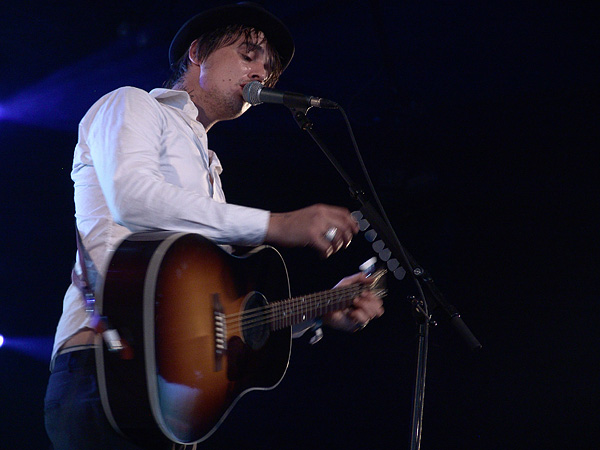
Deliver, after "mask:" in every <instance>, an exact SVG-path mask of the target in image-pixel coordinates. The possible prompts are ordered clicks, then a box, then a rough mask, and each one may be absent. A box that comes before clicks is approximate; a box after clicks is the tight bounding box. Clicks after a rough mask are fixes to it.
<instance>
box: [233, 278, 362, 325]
mask: <svg viewBox="0 0 600 450" xmlns="http://www.w3.org/2000/svg"><path fill="white" fill-rule="evenodd" d="M354 291H356V292H354ZM360 291H361V289H357V288H356V287H354V286H351V287H349V288H347V289H346V288H338V289H335V290H333V292H334V293H335V295H334V294H333V293H332V291H325V292H322V293H316V294H311V295H310V296H303V297H294V298H291V299H289V300H284V301H278V302H274V303H270V304H268V305H265V306H260V307H257V308H252V309H248V310H245V311H240V312H236V313H232V314H228V315H227V316H225V317H226V320H227V321H228V322H227V323H228V324H233V323H236V322H240V321H248V319H254V318H256V317H265V316H266V315H267V314H271V312H272V310H273V309H277V308H280V307H281V306H282V305H283V304H284V303H286V304H287V308H285V307H284V309H282V312H286V313H291V316H293V315H294V313H295V314H299V313H300V311H302V310H303V309H310V308H313V307H315V306H317V305H319V304H323V302H322V299H324V298H325V299H326V298H328V297H333V296H336V297H338V298H337V299H336V300H335V301H334V303H340V302H342V301H347V300H348V299H349V297H352V298H353V297H354V296H356V295H358V294H359V293H360ZM340 296H343V297H344V298H343V299H340ZM306 299H308V300H309V301H308V302H307V301H306ZM331 304H332V303H331V302H328V303H326V304H325V306H329V305H331ZM275 320H279V319H278V318H273V321H275Z"/></svg>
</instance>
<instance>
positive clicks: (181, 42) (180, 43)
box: [169, 2, 294, 70]
mask: <svg viewBox="0 0 600 450" xmlns="http://www.w3.org/2000/svg"><path fill="white" fill-rule="evenodd" d="M227 25H246V26H249V27H252V28H256V29H257V30H260V31H262V32H263V33H264V35H265V37H266V38H267V41H268V42H269V44H270V45H271V46H273V48H274V49H275V51H277V53H278V54H279V57H280V58H281V66H282V68H283V70H285V68H286V67H287V66H288V64H289V63H290V61H291V60H292V57H293V56H294V40H293V39H292V35H291V33H290V31H289V30H288V29H287V27H286V26H285V25H284V24H283V22H281V21H280V20H279V19H278V18H277V17H275V16H274V15H273V14H271V13H270V12H268V11H267V10H266V9H264V8H263V7H262V6H260V5H257V4H255V3H250V2H242V3H237V4H234V5H226V6H220V7H217V8H213V9H209V10H206V11H204V12H202V13H200V14H198V15H196V16H194V17H192V18H191V19H190V20H188V21H187V22H186V23H185V24H184V25H183V26H182V27H181V28H180V29H179V31H178V32H177V34H176V35H175V37H174V38H173V40H172V41H171V47H170V48H169V63H170V65H171V67H173V66H174V65H175V64H176V63H177V61H179V60H180V59H181V57H182V56H183V55H184V54H185V53H186V52H187V51H188V49H189V46H190V44H191V43H192V42H193V41H194V40H195V39H197V38H198V37H200V36H201V35H202V34H204V33H206V32H210V31H213V30H216V29H217V28H222V27H225V26H227Z"/></svg>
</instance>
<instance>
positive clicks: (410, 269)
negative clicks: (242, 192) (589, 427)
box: [289, 107, 481, 450]
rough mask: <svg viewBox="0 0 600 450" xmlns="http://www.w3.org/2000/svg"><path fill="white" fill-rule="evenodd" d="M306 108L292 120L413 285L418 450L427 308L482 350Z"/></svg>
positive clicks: (414, 421)
mask: <svg viewBox="0 0 600 450" xmlns="http://www.w3.org/2000/svg"><path fill="white" fill-rule="evenodd" d="M309 108H310V107H308V108H291V107H290V108H289V109H290V112H291V113H292V116H293V117H294V120H295V121H296V123H297V124H298V126H299V127H300V129H301V130H303V131H306V132H307V133H308V134H309V135H310V137H311V138H312V139H313V140H314V141H315V143H316V144H317V145H318V146H319V148H320V149H321V150H322V151H323V153H324V154H325V156H326V157H327V158H328V159H329V161H330V162H331V163H332V164H333V166H334V167H335V169H336V170H337V171H338V173H339V174H340V176H341V177H342V178H343V179H344V181H345V182H346V183H347V184H348V187H349V189H350V194H351V196H352V198H354V199H355V200H357V201H358V202H359V203H360V205H361V208H360V211H361V213H362V215H363V217H364V218H366V220H367V221H368V222H369V224H370V225H371V226H372V227H373V229H374V230H375V231H376V232H377V235H378V236H380V237H381V239H382V241H383V242H384V243H385V245H386V246H387V247H388V248H389V249H390V250H391V253H392V254H393V255H394V256H395V257H396V258H397V259H398V261H399V262H400V265H401V267H402V268H403V269H404V270H405V271H406V273H407V274H408V275H409V276H410V277H411V278H412V280H413V281H414V283H415V285H416V287H417V290H418V292H419V297H411V303H412V305H413V314H414V316H415V320H416V322H417V326H418V333H417V336H418V342H417V368H416V374H415V386H414V394H413V408H412V420H411V445H410V448H411V450H418V449H419V448H420V445H421V437H422V430H423V409H424V401H425V378H426V372H427V354H428V347H429V328H430V326H431V325H435V322H434V321H433V320H432V319H431V316H430V314H429V306H430V305H431V306H433V307H434V308H435V307H436V306H439V307H441V308H442V309H443V310H444V311H445V312H446V313H447V314H448V316H449V317H450V323H451V325H452V326H453V328H454V329H455V330H456V331H457V332H458V333H459V335H460V336H461V337H462V338H463V339H464V340H465V342H466V343H467V345H468V346H469V348H470V349H472V350H478V349H480V348H481V344H480V343H479V341H478V340H477V338H476V337H475V336H474V335H473V333H471V330H469V328H468V327H467V326H466V324H465V323H464V322H463V320H462V319H461V317H460V314H459V312H458V311H457V310H456V308H455V307H454V306H452V305H450V304H449V303H448V302H447V301H446V300H445V298H444V296H443V295H442V293H441V292H440V291H439V289H438V288H437V287H436V286H435V284H434V282H433V278H432V277H431V276H430V275H429V274H428V273H427V271H426V270H425V269H424V268H423V266H421V265H420V264H419V263H417V262H416V260H415V259H414V258H413V257H412V255H410V253H408V251H406V249H405V248H404V247H403V246H402V245H401V244H400V241H399V239H398V237H397V236H396V233H395V231H394V229H393V228H392V227H391V225H390V224H389V223H388V222H387V221H385V220H384V219H383V217H382V216H381V215H380V214H379V212H378V211H377V210H376V209H375V207H374V206H373V205H372V204H371V202H370V201H369V200H368V199H367V197H366V194H365V192H364V191H363V190H362V189H361V188H360V187H359V186H358V185H357V184H356V183H355V182H354V181H353V180H352V179H351V178H350V176H349V175H348V174H347V173H346V171H345V170H344V169H343V167H342V166H341V164H340V163H339V162H338V161H337V159H336V158H335V157H334V156H333V154H332V153H331V152H330V151H329V149H328V148H327V146H326V145H325V143H324V142H323V140H322V139H321V138H320V137H319V136H318V135H317V134H316V133H315V132H314V131H313V122H312V121H311V120H310V119H308V117H307V116H306V112H307V111H308V109H309Z"/></svg>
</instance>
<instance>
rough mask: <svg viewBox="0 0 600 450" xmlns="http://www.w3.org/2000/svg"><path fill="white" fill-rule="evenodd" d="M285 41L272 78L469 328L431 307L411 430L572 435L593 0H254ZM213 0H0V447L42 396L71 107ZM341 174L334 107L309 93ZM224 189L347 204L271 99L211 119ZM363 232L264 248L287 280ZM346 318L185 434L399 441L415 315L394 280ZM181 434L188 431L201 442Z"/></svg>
mask: <svg viewBox="0 0 600 450" xmlns="http://www.w3.org/2000/svg"><path fill="white" fill-rule="evenodd" d="M263 3H264V4H265V6H266V7H267V8H268V9H270V10H271V11H272V12H274V13H275V14H276V15H278V16H280V17H281V18H282V19H283V20H284V22H286V23H287V24H288V25H289V28H290V29H291V31H292V33H293V35H294V36H295V39H296V43H297V50H296V56H295V59H294V61H293V62H292V65H291V66H290V68H289V69H288V71H286V73H285V74H284V76H283V78H282V80H281V82H280V84H279V86H278V87H279V88H281V89H284V90H293V91H297V92H303V93H307V94H311V95H317V96H322V97H326V98H329V99H332V100H335V101H337V102H338V103H340V104H341V105H342V106H343V107H344V108H345V109H346V111H347V113H348V115H349V117H350V119H351V121H352V125H353V127H354V130H355V133H356V135H357V139H358V142H359V145H360V147H361V150H362V152H363V155H364V159H365V162H366V165H367V167H368V169H369V171H370V173H371V176H372V178H373V180H374V184H375V186H376V188H377V190H378V192H379V194H380V196H381V200H382V202H383V204H384V206H385V207H386V209H387V212H388V214H389V216H390V219H391V221H392V222H393V224H394V226H395V229H396V232H397V234H398V236H399V237H400V240H401V241H402V242H403V244H404V245H405V246H406V247H407V248H408V249H409V250H410V251H411V253H412V254H413V255H414V256H415V257H416V259H417V260H418V261H419V262H420V263H421V264H423V265H424V266H425V267H426V268H427V269H428V270H429V272H431V273H432V275H433V276H434V278H435V280H436V282H437V285H438V287H439V288H440V289H441V290H442V292H444V294H445V296H446V298H447V299H448V300H449V301H450V302H451V303H452V304H454V305H455V306H456V307H457V308H458V309H459V311H460V312H461V313H462V316H463V318H464V320H465V321H466V323H467V324H468V325H469V326H470V328H471V329H472V331H473V332H474V333H475V335H476V336H477V337H478V338H479V340H480V341H481V342H482V344H483V347H484V348H483V350H482V351H481V352H480V353H479V354H478V355H474V354H472V353H471V352H470V351H469V350H468V349H467V348H466V346H465V345H464V344H463V342H462V341H460V340H459V339H458V338H457V336H456V335H455V334H454V332H453V331H452V329H451V328H450V327H449V326H448V324H447V321H446V320H445V318H444V316H443V314H441V313H439V312H438V313H435V314H434V318H436V319H437V321H438V322H439V325H438V327H436V328H434V329H433V330H432V332H431V341H430V357H429V366H428V373H427V375H428V379H427V390H426V403H425V415H424V428H423V442H422V448H424V449H454V448H460V449H479V448H481V449H495V448H523V447H527V448H536V449H538V448H540V449H545V448H594V447H595V446H596V445H595V444H597V442H598V441H597V440H596V439H595V436H594V435H595V429H596V428H597V426H598V406H597V405H598V400H599V395H598V394H599V393H598V379H599V378H598V375H599V374H598V369H597V366H598V361H597V356H596V355H597V349H598V337H599V336H598V331H597V324H598V318H599V306H598V297H599V296H598V281H597V274H598V269H599V268H600V267H599V263H598V258H597V253H598V250H599V245H598V239H597V229H598V225H597V221H596V209H597V204H598V187H597V183H596V181H597V177H598V174H597V167H598V162H599V161H598V148H599V145H598V135H599V131H598V129H599V128H598V119H599V116H600V114H599V112H600V108H599V107H598V104H599V100H600V95H599V94H600V89H599V83H598V79H599V75H600V73H599V70H598V55H599V43H600V39H599V33H598V20H597V19H598V16H597V15H596V13H595V11H594V8H593V4H594V2H578V1H574V2H529V1H519V2H517V1H504V2H496V1H492V2H476V1H441V0H440V1H421V2H407V1H376V0H373V1H364V2H359V1H339V0H337V1H335V0H323V1H320V2H317V1H304V2H294V3H291V2H290V3H283V2H275V1H266V2H263ZM216 4H220V3H219V2H199V3H198V2H197V3H195V4H194V3H193V2H183V1H124V2H114V1H96V2H89V3H88V2H83V3H82V2H74V1H63V2H40V1H24V2H19V3H17V2H10V3H9V4H5V5H3V13H2V14H1V16H0V42H1V47H0V51H1V53H0V64H1V66H0V74H1V75H0V77H1V82H0V149H1V151H2V157H3V158H2V161H3V162H2V164H1V165H0V182H1V186H2V215H1V221H0V227H1V228H0V229H1V231H2V239H1V244H0V245H1V247H0V253H1V255H2V258H1V259H0V264H1V266H0V276H1V283H0V285H1V286H2V287H1V289H2V291H1V293H0V298H1V299H0V333H1V334H3V335H4V336H5V337H6V340H7V342H6V344H5V345H4V347H3V348H2V349H1V350H0V404H1V405H2V406H1V407H0V436H1V438H0V447H1V448H6V449H16V448H25V449H39V448H44V449H45V448H48V446H49V442H48V440H47V438H46V436H45V432H44V428H43V412H42V410H43V397H44V391H45V385H46V382H47V378H48V359H49V352H50V346H51V343H52V336H53V333H54V330H55V326H56V323H57V320H58V318H59V315H60V312H61V302H62V296H63V293H64V290H65V289H66V287H67V285H68V283H69V272H70V268H71V264H72V262H73V260H74V256H75V242H74V237H73V236H74V232H73V217H72V216H73V205H72V183H71V180H70V177H69V172H70V165H71V160H72V151H73V147H74V145H75V143H76V139H77V134H76V132H77V123H78V121H79V119H80V118H81V117H82V116H83V114H84V113H85V111H86V110H87V108H89V106H91V104H92V103H93V102H94V101H95V100H96V99H97V98H99V97H100V96H101V95H103V94H104V93H106V92H108V91H110V90H112V89H114V88H117V87H119V86H122V85H133V86H137V87H141V88H144V89H148V90H149V89H151V88H153V87H157V86H160V85H161V84H162V81H163V80H164V79H165V78H166V77H167V74H168V73H167V70H166V69H167V56H166V55H167V48H168V43H169V42H170V39H171V37H172V35H173V34H174V33H175V31H176V30H177V29H178V27H179V26H180V25H181V24H182V23H183V22H184V21H185V20H186V19H187V18H188V17H190V16H191V15H192V14H195V13H196V12H198V11H200V10H202V9H204V8H205V7H208V6H213V5H216ZM309 117H311V118H312V119H313V120H314V122H315V129H316V130H317V131H318V132H319V133H320V134H321V135H322V136H323V137H324V138H325V139H326V141H327V142H328V144H329V145H330V147H331V148H332V150H333V151H334V153H335V154H336V156H337V157H338V158H339V159H340V161H342V163H343V164H344V166H345V167H346V170H348V171H349V172H350V173H351V174H352V176H353V177H356V179H357V181H358V182H359V183H360V184H362V185H363V186H365V182H364V179H363V178H362V176H361V175H360V172H359V170H358V163H357V162H356V157H355V155H354V152H353V150H352V148H351V146H350V141H349V139H348V135H347V133H346V131H345V129H344V126H343V122H342V118H341V116H340V115H339V114H337V113H336V112H331V111H314V110H311V111H310V112H309ZM210 145H211V148H213V149H214V150H216V151H217V152H218V153H219V156H220V158H221V160H222V162H223V165H224V167H225V171H224V173H223V183H224V185H225V188H226V193H227V194H228V199H229V201H230V202H232V203H240V204H246V205H250V206H257V207H262V208H267V209H271V210H273V211H284V210H290V209H294V208H299V207H303V206H307V205H309V204H312V203H316V202H326V203H333V204H341V205H345V206H347V207H348V208H350V209H355V208H356V205H355V204H354V203H353V201H352V200H351V199H350V197H349V196H348V194H347V188H346V186H345V185H344V182H343V181H342V180H341V179H340V178H339V176H338V175H337V174H336V172H335V171H334V169H333V168H332V167H331V166H330V164H329V163H328V161H327V160H326V159H325V157H324V156H323V155H322V154H321V153H320V151H319V150H318V149H317V148H316V146H315V145H314V144H313V142H312V141H311V140H310V138H309V137H308V136H307V135H305V134H304V133H303V132H301V131H300V129H299V128H298V127H297V126H296V124H295V123H294V122H293V120H292V118H291V116H290V115H289V113H288V112H287V110H286V109H285V108H284V107H278V106H275V105H263V106H260V107H256V108H253V109H252V110H251V111H250V112H249V113H247V114H246V115H245V116H244V117H242V118H241V119H239V120H236V121H233V122H231V123H222V124H219V125H217V126H216V127H215V128H214V129H213V130H211V132H210ZM372 254H373V252H372V250H371V249H370V248H369V246H368V244H367V243H366V242H365V241H364V239H363V238H362V236H358V237H357V238H356V239H355V241H354V243H353V245H352V246H351V247H350V248H349V249H348V250H347V251H345V252H341V253H339V254H336V255H335V256H333V257H332V258H330V259H328V260H326V261H322V260H319V259H318V258H317V257H316V255H315V254H314V253H313V252H312V251H311V250H286V251H284V256H285V258H286V261H287V262H288V268H289V270H290V272H291V281H292V288H293V290H294V292H295V293H298V294H299V293H305V292H309V291H313V290H318V289H325V288H328V287H330V286H331V285H332V284H333V283H335V282H336V281H337V280H338V279H339V278H340V277H342V276H344V275H347V274H349V273H352V272H354V271H355V270H356V269H357V266H358V265H359V264H361V263H362V262H363V261H364V260H366V259H368V258H369V257H371V256H372ZM389 291H390V293H389V296H388V297H387V299H386V308H387V309H386V314H385V315H384V316H383V317H382V318H381V319H380V320H378V321H377V322H375V323H373V324H372V325H370V326H369V327H368V328H366V329H365V330H364V331H362V332H360V333H356V334H343V333H337V332H334V331H330V330H326V331H325V338H324V339H323V341H322V342H321V343H319V344H318V345H316V346H310V345H308V343H307V339H306V338H302V339H300V340H298V341H295V343H294V351H293V355H292V359H291V364H290V368H289V370H288V374H287V376H286V378H285V379H284V380H283V382H282V383H281V385H280V386H279V387H278V388H277V389H275V390H274V391H270V392H267V393H255V394H251V395H248V396H247V397H245V398H244V399H243V400H242V401H241V402H240V404H239V405H238V407H237V408H236V409H235V410H234V412H233V414H232V415H231V417H230V420H228V421H227V422H225V424H224V425H223V426H222V427H221V428H220V429H219V431H218V432H217V433H216V434H215V436H214V437H213V438H211V440H209V441H208V442H207V444H206V445H205V446H204V447H205V448H234V447H236V446H238V447H241V446H242V445H243V446H244V447H245V448H250V449H254V448H257V449H258V448H260V449H275V448H277V449H295V448H314V449H325V448H327V449H342V448H344V449H351V448H373V449H384V448H391V447H394V448H408V446H409V435H410V415H411V402H412V386H413V382H414V368H415V342H416V341H415V326H414V321H413V319H412V316H411V313H410V308H409V307H408V302H407V300H406V297H407V296H408V295H411V294H413V293H414V287H413V286H412V285H411V284H410V283H409V282H407V281H404V282H398V281H395V280H393V279H392V280H390V281H389ZM201 448H202V447H201Z"/></svg>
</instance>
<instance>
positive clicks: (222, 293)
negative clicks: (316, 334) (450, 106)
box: [96, 232, 291, 448]
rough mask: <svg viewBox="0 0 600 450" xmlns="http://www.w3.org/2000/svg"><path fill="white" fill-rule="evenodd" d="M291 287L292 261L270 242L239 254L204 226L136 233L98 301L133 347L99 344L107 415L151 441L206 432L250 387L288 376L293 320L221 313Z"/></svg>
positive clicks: (118, 255)
mask: <svg viewBox="0 0 600 450" xmlns="http://www.w3.org/2000/svg"><path fill="white" fill-rule="evenodd" d="M289 294H290V292H289V283H288V277H287V269H286V267H285V264H284V262H283V260H282V258H281V256H280V255H279V253H278V252H277V251H276V250H274V249H273V248H271V247H262V248H261V249H259V250H256V251H253V252H251V253H249V254H248V255H246V256H244V257H234V256H231V255H229V254H228V253H226V252H225V251H223V250H222V249H221V248H220V247H218V246H216V245H215V244H213V243H212V242H210V241H208V240H207V239H205V238H203V237H201V236H199V235H196V234H190V233H176V232H150V233H136V234H133V235H132V236H130V237H129V238H128V239H126V240H125V241H123V242H122V243H121V244H120V246H119V247H118V249H117V250H116V251H115V253H114V255H113V257H112V259H111V261H110V264H109V267H108V270H107V273H106V276H105V279H104V280H103V284H102V285H101V286H99V289H98V298H97V310H98V311H99V313H100V314H101V315H103V316H106V317H107V318H108V319H109V321H110V323H111V325H112V327H113V328H115V329H116V330H117V331H118V332H119V334H120V335H121V337H122V338H123V339H124V340H125V341H126V342H127V343H128V344H129V346H130V347H131V350H132V351H133V357H132V358H130V359H124V358H123V357H122V356H123V355H122V354H120V353H119V352H109V351H108V350H107V349H106V348H104V347H103V348H99V349H97V352H96V356H97V361H98V364H97V366H98V382H99V389H100V394H101V399H102V403H103V406H104V410H105V412H106V415H107V417H108V419H109V422H110V423H111V424H112V426H113V427H114V428H115V429H116V430H117V431H119V432H120V433H121V434H123V435H125V436H126V437H128V438H130V439H131V440H133V441H135V442H137V443H139V444H140V445H143V446H146V447H148V448H149V447H152V446H154V445H157V444H158V445H162V442H164V441H172V442H177V443H184V444H190V443H196V442H201V441H203V440H205V439H206V438H208V437H209V436H210V435H211V434H212V433H213V432H214V431H215V430H216V429H217V427H218V426H219V424H220V423H221V422H222V421H223V420H224V419H225V417H226V416H227V414H228V412H229V411H230V410H231V408H232V407H233V405H234V404H235V402H236V401H237V400H238V399H239V398H240V397H241V396H242V395H243V394H245V393H246V392H248V391H250V390H254V389H272V388H273V387H275V386H276V385H277V384H278V383H279V382H280V381H281V379H282V378H283V376H284V374H285V372H286V369H287V366H288V361H289V356H290V351H291V329H290V328H289V327H287V328H284V329H281V330H278V331H272V330H270V329H269V328H268V326H260V325H259V326H258V327H251V326H249V324H250V322H239V323H238V326H233V325H232V324H231V323H229V322H228V323H227V324H225V322H223V321H221V320H220V318H222V317H224V316H227V317H236V315H238V314H239V313H241V312H244V311H245V312H251V311H253V309H254V308H255V307H256V306H260V305H261V304H265V303H268V302H269V300H279V299H284V298H288V297H289ZM248 317H250V318H252V316H251V315H250V316H248ZM244 320H253V319H244ZM247 325H248V326H247Z"/></svg>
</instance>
